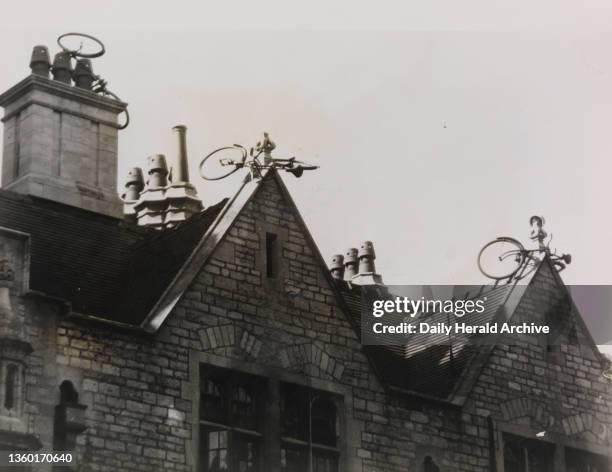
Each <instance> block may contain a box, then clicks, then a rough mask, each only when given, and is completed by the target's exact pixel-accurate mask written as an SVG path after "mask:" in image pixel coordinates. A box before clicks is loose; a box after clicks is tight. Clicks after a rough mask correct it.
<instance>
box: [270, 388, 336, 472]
mask: <svg viewBox="0 0 612 472" xmlns="http://www.w3.org/2000/svg"><path fill="white" fill-rule="evenodd" d="M284 388H285V389H288V388H293V389H298V390H299V391H300V393H302V394H303V396H304V397H305V398H304V399H302V400H305V401H306V405H305V406H306V424H305V431H303V432H304V433H305V434H304V435H305V437H304V438H303V439H299V438H297V437H291V436H287V435H284V434H283V426H284V421H283V420H284V418H283V413H284V412H283V411H282V406H281V412H280V413H281V416H280V427H281V434H280V447H281V458H282V451H283V449H285V448H283V446H286V447H288V448H291V449H293V450H299V449H301V450H306V451H307V453H306V454H307V464H306V467H305V470H304V471H303V472H318V471H317V470H316V466H315V454H317V456H318V457H322V456H328V457H332V458H333V459H332V460H333V461H334V462H335V466H334V467H335V470H336V471H338V470H340V456H341V454H340V452H341V451H340V437H341V434H340V430H341V427H340V419H341V418H340V412H341V411H342V409H341V404H342V398H341V397H340V396H337V395H335V394H333V393H330V392H327V391H323V390H319V389H314V388H311V387H307V386H303V385H300V384H295V383H292V382H281V384H280V386H279V393H280V403H281V405H282V403H283V394H284V393H286V392H283V389H284ZM322 396H323V397H324V398H325V397H326V398H327V399H328V400H329V401H330V402H331V403H332V404H333V406H334V409H335V419H334V422H335V426H334V434H335V440H334V443H335V445H333V446H332V445H329V444H323V443H316V442H314V438H313V436H314V433H313V405H314V404H315V402H316V401H317V400H318V399H320V398H322ZM282 470H283V469H282V464H281V471H282Z"/></svg>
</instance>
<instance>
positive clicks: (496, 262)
mask: <svg viewBox="0 0 612 472" xmlns="http://www.w3.org/2000/svg"><path fill="white" fill-rule="evenodd" d="M525 254H526V253H525V248H524V247H523V245H522V244H521V243H520V242H519V241H517V240H516V239H514V238H508V237H501V238H497V239H495V240H494V241H491V242H489V243H487V244H485V245H484V247H483V248H482V249H481V250H480V252H479V253H478V268H479V269H480V272H482V273H483V274H484V275H486V276H487V277H489V278H490V279H493V280H502V279H509V278H510V277H512V276H513V275H514V274H516V272H517V271H518V270H519V269H520V268H521V266H522V265H523V263H524V262H525Z"/></svg>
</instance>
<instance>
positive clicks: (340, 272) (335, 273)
mask: <svg viewBox="0 0 612 472" xmlns="http://www.w3.org/2000/svg"><path fill="white" fill-rule="evenodd" d="M329 271H330V272H331V275H332V277H333V278H334V279H337V280H343V279H344V256H343V255H342V254H336V255H335V256H332V260H331V264H330V266H329Z"/></svg>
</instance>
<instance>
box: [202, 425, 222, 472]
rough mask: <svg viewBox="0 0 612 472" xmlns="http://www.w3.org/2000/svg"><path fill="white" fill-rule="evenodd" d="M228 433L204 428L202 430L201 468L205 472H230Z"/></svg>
mask: <svg viewBox="0 0 612 472" xmlns="http://www.w3.org/2000/svg"><path fill="white" fill-rule="evenodd" d="M227 437H228V433H227V431H225V430H221V429H216V430H214V429H210V428H202V430H201V438H200V439H201V441H200V443H201V444H202V450H201V464H202V466H201V468H200V470H202V471H204V472H221V471H227V470H229V464H228V460H227V458H228V450H227Z"/></svg>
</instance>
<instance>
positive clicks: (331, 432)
mask: <svg viewBox="0 0 612 472" xmlns="http://www.w3.org/2000/svg"><path fill="white" fill-rule="evenodd" d="M312 442H313V443H316V444H325V445H326V446H332V447H335V446H336V405H334V402H333V401H332V400H331V399H330V398H329V397H327V396H324V395H322V394H321V395H317V396H315V397H314V398H313V401H312Z"/></svg>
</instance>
